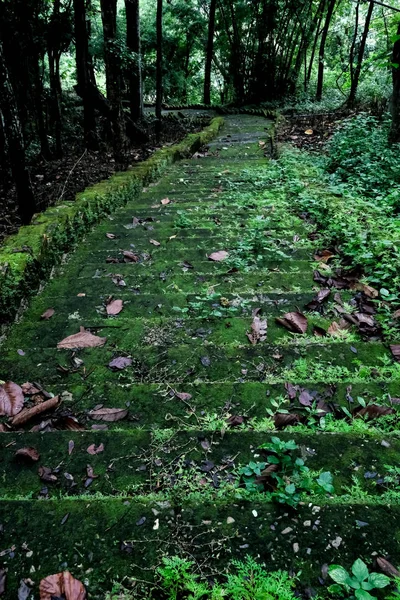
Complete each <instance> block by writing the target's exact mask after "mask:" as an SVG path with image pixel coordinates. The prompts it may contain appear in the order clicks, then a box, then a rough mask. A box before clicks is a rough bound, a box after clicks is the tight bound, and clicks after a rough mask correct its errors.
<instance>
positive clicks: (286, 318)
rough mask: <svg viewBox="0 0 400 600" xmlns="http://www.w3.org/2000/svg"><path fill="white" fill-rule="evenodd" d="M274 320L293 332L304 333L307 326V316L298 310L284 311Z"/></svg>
mask: <svg viewBox="0 0 400 600" xmlns="http://www.w3.org/2000/svg"><path fill="white" fill-rule="evenodd" d="M276 322H277V323H279V324H280V325H282V326H283V327H286V329H288V330H289V331H292V332H293V333H306V331H307V327H308V321H307V317H305V316H304V315H303V314H302V313H300V312H290V313H286V314H285V315H283V317H282V318H277V319H276Z"/></svg>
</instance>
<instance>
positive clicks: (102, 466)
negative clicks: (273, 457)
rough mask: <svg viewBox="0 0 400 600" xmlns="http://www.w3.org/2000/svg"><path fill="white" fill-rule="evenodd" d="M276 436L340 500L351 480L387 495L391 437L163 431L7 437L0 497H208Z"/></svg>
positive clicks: (234, 482) (397, 448) (1, 441)
mask: <svg viewBox="0 0 400 600" xmlns="http://www.w3.org/2000/svg"><path fill="white" fill-rule="evenodd" d="M274 435H275V436H277V435H278V436H279V439H281V440H284V441H289V440H294V441H295V443H296V444H297V446H298V449H297V450H296V451H293V453H292V454H293V456H295V457H297V458H302V459H303V460H304V462H305V464H306V466H307V467H309V468H310V469H311V470H312V471H313V472H315V473H319V472H321V471H322V472H327V471H329V472H330V473H331V475H332V477H333V485H334V488H335V491H334V493H333V494H332V495H335V496H340V495H342V494H346V493H347V488H348V487H349V486H351V485H352V483H353V480H354V479H356V480H357V481H358V485H359V487H360V490H363V491H365V492H367V493H369V494H370V495H372V496H375V495H378V496H379V495H380V494H381V495H382V494H383V493H384V492H386V491H387V485H385V484H384V482H383V479H384V478H385V476H386V475H389V466H390V465H392V466H393V467H396V466H397V457H398V455H399V452H400V439H399V438H398V437H397V436H395V435H391V434H385V436H383V435H382V434H380V435H378V434H375V435H369V436H362V435H360V434H339V433H319V434H316V435H314V436H313V438H312V441H311V440H310V436H309V434H308V433H307V434H305V433H297V432H296V431H293V432H290V433H283V432H280V433H275V434H274V433H272V434H271V433H267V432H264V433H260V432H254V431H244V430H243V431H238V432H225V431H224V432H223V433H221V432H219V431H209V430H207V429H200V430H195V431H190V432H186V431H184V430H183V431H179V432H177V431H173V430H166V431H164V432H163V435H162V436H161V435H160V433H159V432H158V433H157V432H156V433H154V434H150V433H146V432H144V431H141V430H139V429H136V430H125V431H117V430H114V431H87V432H84V433H81V432H76V431H54V432H50V433H25V434H24V436H23V438H22V437H21V435H19V434H17V433H15V434H14V433H10V434H9V435H3V436H1V438H0V449H1V461H0V478H1V481H2V487H1V497H3V498H4V497H8V496H10V497H12V496H13V494H14V495H15V494H16V495H18V496H26V497H33V498H39V499H40V498H41V497H43V496H44V495H45V496H48V497H51V498H53V497H58V496H60V495H68V496H79V495H82V494H87V495H88V497H90V496H91V495H93V494H97V493H99V492H100V493H102V494H103V495H105V496H111V497H112V496H115V495H123V494H125V495H127V496H135V495H139V494H140V495H143V494H151V493H160V494H163V495H165V496H166V497H167V498H168V497H169V496H170V495H171V494H172V495H174V493H176V492H175V490H174V489H173V488H174V487H175V486H177V487H179V486H181V485H188V483H189V481H190V482H191V491H192V492H195V491H196V489H197V491H198V492H200V491H201V490H202V489H204V490H206V489H207V488H208V491H209V493H210V495H212V493H213V490H215V489H218V488H219V487H223V486H227V485H228V486H229V487H237V486H238V485H239V483H240V475H238V470H239V468H240V467H241V466H244V465H247V464H248V463H249V462H256V463H257V462H263V461H265V460H266V457H267V455H268V452H267V451H265V450H262V449H261V446H262V445H263V444H268V443H269V442H270V440H271V436H274ZM382 442H383V445H382ZM27 453H28V454H29V456H33V457H34V458H35V460H32V458H29V457H28V456H26V455H27ZM388 465H389V466H388ZM16 481H18V489H17V490H16V486H15V482H16ZM379 481H380V482H381V483H380V484H379ZM377 482H378V483H377ZM43 487H45V488H46V492H45V493H43ZM188 491H189V490H188ZM257 496H258V494H255V499H256V498H257ZM399 504H400V496H399Z"/></svg>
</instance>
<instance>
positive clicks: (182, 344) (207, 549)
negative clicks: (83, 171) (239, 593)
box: [0, 115, 400, 600]
mask: <svg viewBox="0 0 400 600" xmlns="http://www.w3.org/2000/svg"><path fill="white" fill-rule="evenodd" d="M271 128H272V122H271V121H268V120H267V119H265V118H263V117H260V116H259V117H257V116H245V115H241V116H228V117H226V120H225V125H224V128H223V130H222V131H221V132H220V136H219V138H218V139H216V140H215V141H214V142H212V143H210V144H209V147H208V151H207V152H206V153H204V154H205V155H204V156H201V157H194V158H192V159H184V160H182V161H180V162H178V163H176V164H175V165H173V166H171V167H169V169H168V170H167V171H166V173H165V175H164V176H163V177H162V179H160V181H159V182H156V183H152V184H150V185H149V186H148V187H147V188H145V189H144V190H143V192H142V193H141V194H140V196H139V197H136V195H135V198H134V199H132V200H130V201H128V203H127V204H126V205H125V206H123V207H122V208H119V209H117V210H116V211H115V212H114V213H113V214H112V215H110V216H109V217H107V218H106V220H103V221H102V222H101V223H100V224H99V225H97V226H96V228H95V229H94V230H93V231H92V232H90V233H89V234H88V235H87V236H86V238H85V239H84V240H83V241H82V242H81V243H80V245H79V246H78V249H77V251H76V252H75V253H74V254H73V255H71V256H68V257H65V259H64V261H63V263H62V264H61V265H59V266H58V267H57V268H56V269H55V270H54V272H53V277H52V279H51V280H50V282H49V283H48V284H47V285H46V286H45V287H44V288H43V290H42V291H41V293H39V294H38V295H37V296H36V297H35V298H34V299H32V301H31V303H30V306H29V308H28V309H27V310H26V311H25V313H24V314H23V315H22V317H21V318H20V320H19V322H17V323H16V324H14V325H13V326H12V328H11V330H10V332H9V334H8V336H7V338H6V339H4V340H3V343H2V345H1V347H0V351H1V372H0V378H1V379H3V380H4V381H7V380H12V381H14V382H16V383H18V384H20V385H22V384H23V383H25V382H27V381H29V382H34V383H35V385H39V386H41V387H43V388H44V389H45V390H47V392H49V393H51V394H54V395H59V396H60V400H61V402H60V406H59V407H58V409H57V410H56V411H53V412H52V413H50V414H45V415H41V416H40V417H38V418H37V419H36V420H33V421H31V422H29V423H27V425H26V426H25V428H24V427H22V428H21V429H16V428H11V429H10V430H8V432H7V433H0V482H1V483H0V496H1V497H0V567H4V568H6V569H8V586H7V595H6V598H7V600H8V598H10V599H11V598H15V597H16V589H17V587H18V583H19V581H20V579H21V578H26V577H29V578H31V579H32V580H34V581H35V582H36V583H37V582H38V581H39V580H40V578H41V577H42V576H45V575H49V574H51V573H53V572H54V573H55V572H58V571H60V570H63V569H66V568H68V569H70V570H71V571H72V572H73V574H74V576H75V577H78V578H79V579H81V580H82V581H84V582H85V584H86V586H87V589H88V592H89V595H90V597H91V598H102V597H104V592H105V589H108V588H110V587H111V586H112V583H113V581H117V580H122V579H123V578H131V577H139V578H140V579H146V580H148V579H151V578H152V576H153V575H154V571H155V569H156V568H157V566H158V565H159V564H160V561H161V560H162V557H163V556H174V555H181V556H184V557H186V558H190V560H195V562H196V563H197V564H198V565H201V572H202V573H203V574H207V573H209V572H210V573H211V572H212V573H213V574H215V573H216V572H220V573H224V572H225V571H226V568H227V565H228V563H229V562H230V561H231V560H232V559H233V558H244V557H245V556H246V554H252V555H254V556H255V557H256V558H257V559H258V560H260V561H261V562H262V563H264V564H265V565H266V567H267V568H268V569H288V570H290V572H291V573H295V574H297V575H298V581H299V582H300V587H301V588H303V589H304V587H307V586H312V587H313V588H315V587H317V586H318V578H319V575H320V571H321V567H322V565H323V564H330V563H337V564H342V565H343V566H346V567H347V568H348V567H349V566H350V565H351V564H352V562H353V561H354V560H355V559H356V558H358V557H361V558H363V559H364V560H365V561H366V562H367V563H368V564H371V563H372V562H373V561H374V558H375V557H376V556H382V557H385V558H387V559H389V560H390V561H391V562H392V563H394V564H399V563H400V546H399V541H400V473H398V474H397V475H396V474H395V475H393V468H395V467H397V465H398V462H399V458H400V439H399V436H398V425H399V419H398V412H397V410H398V409H397V406H398V404H399V403H400V401H399V400H396V399H397V398H398V397H399V396H400V393H399V392H400V365H399V364H398V363H395V362H394V360H393V358H392V355H391V353H390V350H389V348H388V347H387V345H386V344H385V343H384V342H383V341H382V340H381V338H380V336H379V335H373V336H369V337H366V335H365V334H363V332H362V331H361V332H360V331H359V330H358V329H357V328H356V327H354V326H353V327H351V328H349V329H347V328H346V329H344V330H340V331H339V332H337V333H336V335H330V334H324V333H323V332H324V331H325V332H326V331H327V330H328V328H329V327H330V325H331V324H332V322H333V321H336V322H338V321H340V318H341V315H342V314H344V313H345V314H347V315H348V314H350V315H352V314H353V315H354V314H357V312H359V311H360V309H359V308H358V305H357V301H358V300H359V296H358V297H357V292H355V291H351V290H349V289H340V290H337V289H335V287H334V286H333V288H332V290H331V293H330V296H329V297H328V298H327V299H326V301H325V302H324V303H323V304H322V303H321V305H320V306H317V307H315V306H314V309H313V307H310V306H309V304H310V302H311V301H312V299H313V298H314V297H315V296H316V294H317V293H318V292H319V290H320V289H321V286H320V285H319V284H317V283H316V282H315V281H314V279H313V271H314V270H315V269H320V270H321V272H322V273H329V274H332V276H334V274H333V272H332V271H331V267H330V266H328V265H326V264H325V263H323V265H322V267H321V262H318V261H317V260H316V254H318V251H321V250H324V249H323V248H318V241H315V236H313V235H311V234H312V233H313V225H312V224H311V223H309V222H307V220H305V219H304V215H301V214H298V211H296V204H295V202H293V193H296V191H295V190H291V191H290V192H289V193H288V190H287V187H286V188H283V187H282V186H281V185H280V179H279V172H280V171H279V168H277V165H278V166H279V164H278V163H279V159H278V162H277V161H276V160H274V159H272V158H271V157H270V156H269V153H268V148H269V138H270V135H271V133H272V131H271ZM300 160H301V155H299V161H300ZM302 168H304V166H303V167H302ZM327 193H328V192H327V191H326V190H325V189H321V194H324V197H326V194H327ZM220 251H224V252H225V253H226V254H225V255H224V256H223V258H224V260H221V261H212V260H210V259H209V255H211V254H212V253H215V252H220ZM127 252H128V253H130V254H127ZM124 253H125V254H124ZM132 256H134V257H135V258H132ZM129 257H130V258H129ZM110 299H114V300H116V299H118V300H122V301H123V309H122V311H121V312H120V313H119V314H118V315H117V316H109V315H108V314H107V309H106V307H107V305H108V303H109V302H110ZM49 308H52V309H54V311H55V312H54V315H53V316H52V317H51V318H50V319H49V320H46V319H42V318H41V315H42V314H43V313H44V312H45V311H46V310H47V309H49ZM296 311H300V312H301V313H304V314H305V315H306V317H307V320H308V329H307V332H306V333H304V334H299V333H293V332H291V331H288V330H287V329H286V328H285V327H283V326H282V325H281V324H280V323H278V322H276V320H275V319H276V318H277V317H281V316H282V315H283V314H285V313H288V312H296ZM255 314H259V316H260V318H261V319H266V320H267V322H268V326H267V334H266V339H265V340H260V339H259V340H256V343H255V344H254V345H252V344H251V343H250V341H249V339H248V337H247V334H248V333H249V332H250V331H251V325H252V322H253V318H254V315H255ZM80 327H84V328H85V329H87V330H89V331H90V332H91V333H93V334H95V335H97V336H100V337H103V338H107V339H106V343H105V344H104V346H103V347H98V348H86V349H80V350H79V349H78V350H76V349H71V350H64V349H61V350H60V349H57V344H58V343H59V342H61V341H62V340H63V339H64V338H66V337H67V336H71V335H73V334H76V333H78V332H79V329H80ZM121 357H123V358H128V359H130V361H129V363H130V364H128V366H126V368H124V369H121V370H117V369H115V368H111V367H110V366H109V363H110V362H111V361H112V360H114V359H116V358H121ZM292 386H298V387H297V389H296V391H295V392H293V389H294V388H293V387H292ZM301 394H303V395H302V396H301ZM34 402H35V399H34V398H33V399H32V398H31V397H26V403H27V405H29V406H30V405H32V404H33V403H34ZM368 406H370V407H376V406H378V413H379V407H380V410H383V409H384V408H386V409H387V414H386V415H384V416H381V417H380V418H377V419H371V420H368V419H366V418H365V417H359V418H357V417H355V414H356V412H357V410H362V409H363V408H364V409H365V408H366V407H368ZM103 408H115V409H121V411H125V414H124V418H123V419H121V420H118V421H116V422H104V421H99V420H98V419H96V411H99V410H102V409H103ZM374 410H375V415H374V414H372V415H370V416H376V412H377V410H376V408H375V409H374ZM372 412H373V411H372ZM288 415H295V418H294V420H292V421H291V422H290V423H284V420H285V419H284V417H285V416H286V417H287V416H288ZM378 416H379V414H378ZM1 423H3V428H4V429H5V431H7V426H8V420H7V418H6V417H0V424H1ZM285 425H288V427H285ZM277 430H278V431H277ZM272 436H279V437H280V439H282V440H286V441H288V440H292V439H293V440H295V442H296V444H297V450H296V453H297V454H298V456H299V457H301V458H302V459H303V460H304V461H305V464H306V465H307V466H308V467H309V468H310V469H311V470H312V472H313V473H320V472H322V471H323V472H327V471H329V472H330V473H331V474H332V477H333V485H334V489H335V491H334V493H330V494H322V493H321V494H316V493H315V491H314V492H312V493H311V492H310V494H308V495H307V494H305V495H304V497H303V498H302V501H301V503H300V505H299V506H298V508H297V509H293V508H290V507H288V506H287V505H285V504H282V505H280V504H277V503H273V502H272V496H271V494H269V493H268V492H251V491H248V490H246V489H244V488H243V487H241V486H240V475H239V469H240V467H242V466H243V465H246V464H248V463H250V462H257V461H262V460H263V459H265V453H263V450H260V449H259V447H260V446H261V445H262V444H263V443H266V442H269V441H270V440H271V437H272ZM26 447H28V448H34V449H35V450H36V451H37V452H38V453H39V455H40V458H39V460H38V461H37V462H30V461H29V460H28V461H27V460H26V459H25V460H24V459H23V458H21V457H20V456H19V457H18V456H16V452H17V450H19V449H21V448H26ZM93 448H94V449H95V452H97V453H94V454H93V453H91V452H93ZM88 449H89V452H88ZM90 449H92V450H90ZM44 466H45V467H47V468H48V469H50V470H51V474H52V478H51V479H52V480H51V481H46V479H45V478H43V471H41V474H42V477H40V476H39V470H40V467H44ZM388 473H389V474H390V477H388Z"/></svg>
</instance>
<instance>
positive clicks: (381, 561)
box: [376, 556, 400, 577]
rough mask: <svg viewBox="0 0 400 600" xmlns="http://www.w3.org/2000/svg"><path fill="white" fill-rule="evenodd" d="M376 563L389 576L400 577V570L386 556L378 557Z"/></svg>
mask: <svg viewBox="0 0 400 600" xmlns="http://www.w3.org/2000/svg"><path fill="white" fill-rule="evenodd" d="M376 564H377V565H378V567H379V568H380V570H381V571H382V572H383V573H385V575H387V576H388V577H400V571H398V569H396V567H394V566H393V565H392V564H391V563H390V562H389V561H388V560H386V558H382V557H381V556H380V557H379V558H377V559H376Z"/></svg>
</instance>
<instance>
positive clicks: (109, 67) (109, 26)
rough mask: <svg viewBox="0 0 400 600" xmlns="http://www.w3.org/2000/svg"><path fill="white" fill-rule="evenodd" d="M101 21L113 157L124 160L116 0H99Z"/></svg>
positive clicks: (124, 142) (119, 160)
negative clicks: (116, 43)
mask: <svg viewBox="0 0 400 600" xmlns="http://www.w3.org/2000/svg"><path fill="white" fill-rule="evenodd" d="M100 6H101V18H102V21H103V36H104V59H105V66H106V87H107V100H108V102H109V104H110V109H111V128H112V144H113V150H114V158H115V160H116V161H117V162H119V163H121V162H123V160H124V150H125V145H126V139H125V118H124V112H123V108H122V73H121V62H120V57H119V53H118V52H117V49H116V47H115V42H116V38H117V0H100Z"/></svg>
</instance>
